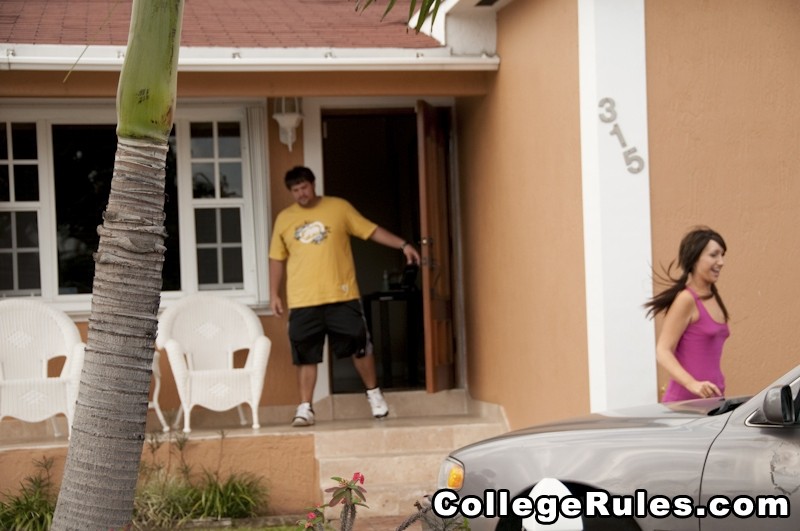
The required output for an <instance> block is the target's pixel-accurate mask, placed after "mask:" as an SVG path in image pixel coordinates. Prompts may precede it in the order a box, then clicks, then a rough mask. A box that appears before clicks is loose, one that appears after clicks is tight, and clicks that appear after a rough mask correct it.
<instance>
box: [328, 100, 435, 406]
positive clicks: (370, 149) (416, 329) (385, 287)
mask: <svg viewBox="0 0 800 531" xmlns="http://www.w3.org/2000/svg"><path fill="white" fill-rule="evenodd" d="M416 123H417V122H416V115H415V113H414V110H413V109H400V110H387V109H380V110H370V111H363V110H335V111H323V113H322V128H323V129H322V137H323V141H322V142H323V144H322V148H323V172H324V176H325V194H326V195H334V196H339V197H342V198H344V199H347V200H348V201H350V202H351V203H352V204H353V205H354V206H355V207H356V208H357V209H358V210H359V211H360V212H361V213H362V214H363V215H364V216H365V217H367V218H368V219H370V220H372V221H374V222H375V223H377V224H378V225H380V226H382V227H384V228H386V229H388V230H390V231H392V232H394V233H395V234H398V235H400V236H401V237H404V238H407V239H409V241H412V242H414V244H415V245H418V240H419V235H420V223H419V220H420V209H419V182H418V161H417V125H416ZM352 245H353V256H354V259H355V265H356V275H357V277H358V283H359V287H360V289H361V294H362V296H363V297H364V300H365V312H366V313H367V314H368V315H367V319H368V321H369V322H370V328H371V334H372V340H373V344H374V348H375V361H376V365H377V369H378V382H379V385H380V386H381V387H382V388H384V389H414V388H424V386H425V360H424V346H423V338H422V311H421V299H420V293H419V285H420V282H419V279H416V281H415V282H414V283H413V284H412V285H404V284H403V283H402V282H401V279H402V273H403V269H404V266H405V262H404V257H403V254H402V253H401V252H399V251H398V250H395V249H389V248H387V247H384V246H382V245H378V244H376V243H374V242H369V241H367V242H364V241H361V240H359V239H357V238H354V239H353V240H352ZM330 371H331V373H330V377H331V378H330V379H331V392H333V393H351V392H361V391H363V390H364V386H363V384H362V382H361V380H360V378H359V377H358V375H357V374H356V372H355V369H354V368H353V364H352V362H351V360H349V359H346V360H335V359H330Z"/></svg>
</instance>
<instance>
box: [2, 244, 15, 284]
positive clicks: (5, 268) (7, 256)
mask: <svg viewBox="0 0 800 531" xmlns="http://www.w3.org/2000/svg"><path fill="white" fill-rule="evenodd" d="M13 260H14V257H13V255H12V254H11V253H0V290H3V291H11V290H13V289H14V265H13Z"/></svg>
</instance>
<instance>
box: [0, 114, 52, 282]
mask: <svg viewBox="0 0 800 531" xmlns="http://www.w3.org/2000/svg"><path fill="white" fill-rule="evenodd" d="M38 153H39V146H38V140H37V136H36V124H34V123H29V122H21V123H2V122H0V292H2V294H4V295H23V294H27V295H39V294H40V293H41V286H42V284H41V278H40V265H39V212H40V210H41V202H40V201H39V156H38Z"/></svg>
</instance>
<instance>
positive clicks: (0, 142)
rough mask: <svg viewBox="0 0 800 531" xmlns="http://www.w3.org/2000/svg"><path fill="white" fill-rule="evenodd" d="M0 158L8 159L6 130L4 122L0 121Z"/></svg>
mask: <svg viewBox="0 0 800 531" xmlns="http://www.w3.org/2000/svg"><path fill="white" fill-rule="evenodd" d="M0 160H8V132H7V131H6V124H5V122H0Z"/></svg>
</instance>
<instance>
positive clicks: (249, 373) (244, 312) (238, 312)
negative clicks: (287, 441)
mask: <svg viewBox="0 0 800 531" xmlns="http://www.w3.org/2000/svg"><path fill="white" fill-rule="evenodd" d="M156 346H157V347H158V348H163V349H165V350H166V351H167V358H168V360H169V365H170V367H171V368H172V374H173V376H174V377H175V385H176V387H177V388H178V397H179V398H180V401H181V410H182V411H181V412H179V414H178V418H177V420H176V423H177V422H178V421H179V420H180V416H181V413H182V414H183V418H184V419H183V420H184V424H183V431H184V432H186V433H188V432H190V431H191V427H190V417H191V413H192V409H193V408H194V407H195V406H203V407H206V408H208V409H211V410H213V411H225V410H228V409H231V408H233V407H235V406H239V405H240V404H248V405H249V406H250V410H251V413H252V416H253V428H254V429H255V428H259V427H260V424H259V422H258V405H259V402H260V401H261V391H262V390H263V389H264V377H265V374H266V372H267V362H268V361H269V354H270V349H271V347H272V342H271V341H270V340H269V339H268V338H267V337H266V336H265V335H264V329H263V327H262V326H261V321H260V320H259V318H258V316H257V315H256V314H255V312H253V310H251V309H250V308H248V307H247V306H245V305H244V304H241V303H239V302H236V301H234V300H231V299H229V298H226V297H220V296H216V295H208V294H198V295H190V296H188V297H185V298H183V299H181V300H180V301H178V303H176V304H175V305H173V306H170V307H169V308H167V309H166V310H165V311H164V313H162V314H161V317H160V318H159V321H158V335H157V336H156ZM243 349H248V350H249V352H248V354H247V360H246V362H245V364H244V367H242V368H234V366H233V361H234V356H233V354H234V352H236V351H237V350H243ZM239 415H240V419H241V420H242V424H243V425H244V424H245V423H246V421H245V419H244V416H243V414H242V412H241V409H240V410H239Z"/></svg>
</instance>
